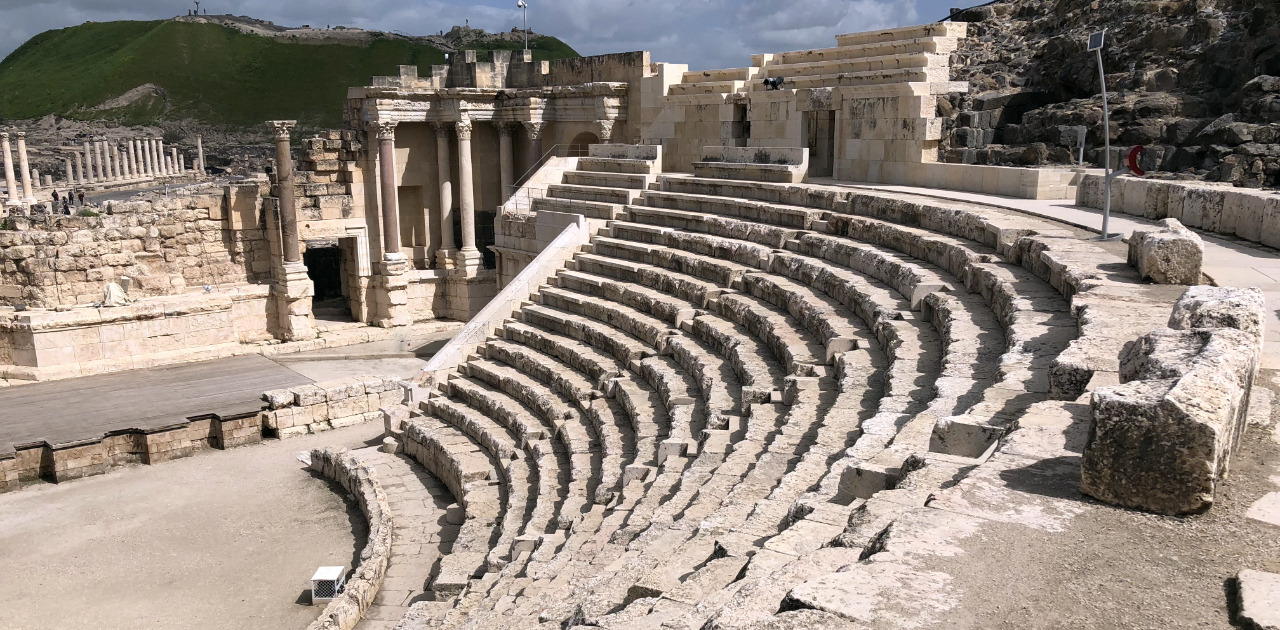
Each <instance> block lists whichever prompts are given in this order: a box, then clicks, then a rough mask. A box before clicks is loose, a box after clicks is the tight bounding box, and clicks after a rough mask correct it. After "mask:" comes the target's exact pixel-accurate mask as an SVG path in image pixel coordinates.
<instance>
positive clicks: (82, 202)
mask: <svg viewBox="0 0 1280 630" xmlns="http://www.w3.org/2000/svg"><path fill="white" fill-rule="evenodd" d="M80 205H82V206H83V205H84V191H83V190H82V191H80Z"/></svg>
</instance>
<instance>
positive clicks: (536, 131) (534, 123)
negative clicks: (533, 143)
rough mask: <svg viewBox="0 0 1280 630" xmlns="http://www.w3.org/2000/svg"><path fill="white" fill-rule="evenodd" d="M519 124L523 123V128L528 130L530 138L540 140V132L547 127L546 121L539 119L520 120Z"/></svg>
mask: <svg viewBox="0 0 1280 630" xmlns="http://www.w3.org/2000/svg"><path fill="white" fill-rule="evenodd" d="M520 124H521V125H524V130H525V131H526V132H528V134H529V139H530V140H541V139H542V132H543V131H546V129H547V123H544V122H542V121H540V120H523V121H520Z"/></svg>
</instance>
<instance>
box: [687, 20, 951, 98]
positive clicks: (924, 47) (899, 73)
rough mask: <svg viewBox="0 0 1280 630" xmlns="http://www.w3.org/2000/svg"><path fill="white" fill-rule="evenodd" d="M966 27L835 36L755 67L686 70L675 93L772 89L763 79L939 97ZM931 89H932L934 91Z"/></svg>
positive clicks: (755, 58) (765, 57)
mask: <svg viewBox="0 0 1280 630" xmlns="http://www.w3.org/2000/svg"><path fill="white" fill-rule="evenodd" d="M967 26H968V25H967V24H965V23H963V22H939V23H935V24H925V25H922V26H909V27H904V28H894V29H886V30H883V31H873V32H868V33H854V34H849V35H838V36H836V47H834V48H818V49H813V50H799V51H794V52H784V53H765V54H756V55H752V56H751V66H750V67H747V68H728V69H723V70H704V71H697V72H686V73H684V76H683V77H682V80H681V82H680V83H676V84H674V85H672V86H671V91H670V94H671V95H690V94H736V93H743V92H751V91H755V92H759V91H765V90H769V89H770V88H769V87H768V86H766V85H765V84H764V82H763V81H762V79H772V78H781V79H782V84H781V85H780V86H779V87H780V88H781V89H801V88H824V87H850V86H877V85H890V84H900V83H923V84H931V85H933V86H936V88H937V89H938V90H939V92H938V93H942V92H948V91H961V92H963V91H965V90H966V89H967V86H965V85H964V84H963V82H959V84H957V85H952V82H951V75H950V64H951V52H952V51H954V50H956V48H957V47H958V43H959V41H960V39H961V38H963V37H965V34H966V32H967ZM931 89H932V88H931Z"/></svg>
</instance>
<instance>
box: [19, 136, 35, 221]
mask: <svg viewBox="0 0 1280 630" xmlns="http://www.w3.org/2000/svg"><path fill="white" fill-rule="evenodd" d="M18 167H19V168H21V169H22V203H28V204H30V203H35V202H36V195H35V189H34V188H32V186H31V164H30V163H29V162H28V161H27V132H25V131H19V132H18Z"/></svg>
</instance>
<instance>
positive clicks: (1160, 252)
mask: <svg viewBox="0 0 1280 630" xmlns="http://www.w3.org/2000/svg"><path fill="white" fill-rule="evenodd" d="M1160 226H1161V227H1160V229H1157V230H1134V232H1133V234H1132V235H1131V236H1130V237H1129V264H1130V265H1131V266H1132V267H1133V268H1135V269H1137V270H1138V273H1139V274H1140V275H1141V276H1142V277H1143V278H1150V279H1152V280H1154V281H1155V282H1156V283H1158V284H1199V283H1200V267H1201V264H1202V263H1203V261H1204V241H1202V240H1201V239H1200V236H1199V235H1198V234H1196V233H1195V232H1192V231H1191V230H1188V229H1187V228H1185V227H1183V225H1182V224H1181V223H1179V222H1178V220H1177V219H1164V220H1162V221H1160Z"/></svg>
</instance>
